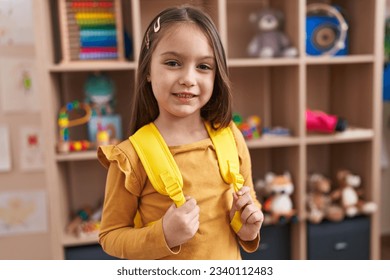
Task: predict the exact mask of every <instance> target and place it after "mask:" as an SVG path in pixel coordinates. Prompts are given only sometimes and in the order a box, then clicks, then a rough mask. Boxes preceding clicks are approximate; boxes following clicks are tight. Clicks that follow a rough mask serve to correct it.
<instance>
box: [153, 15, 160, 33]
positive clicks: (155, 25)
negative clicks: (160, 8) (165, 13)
mask: <svg viewBox="0 0 390 280" xmlns="http://www.w3.org/2000/svg"><path fill="white" fill-rule="evenodd" d="M160 27H161V26H160V17H158V19H157V21H156V22H155V23H154V25H153V28H154V33H157V32H158V31H159V30H160Z"/></svg>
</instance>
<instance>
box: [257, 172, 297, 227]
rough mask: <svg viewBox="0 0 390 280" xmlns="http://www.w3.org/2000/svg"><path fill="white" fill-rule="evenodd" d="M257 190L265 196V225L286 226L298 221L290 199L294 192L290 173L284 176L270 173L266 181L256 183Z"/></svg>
mask: <svg viewBox="0 0 390 280" xmlns="http://www.w3.org/2000/svg"><path fill="white" fill-rule="evenodd" d="M255 189H256V191H257V193H261V194H262V195H263V196H265V199H264V200H265V201H264V204H263V212H264V224H284V223H286V222H288V221H292V222H296V221H297V216H296V211H295V209H294V208H293V202H292V200H291V197H290V196H291V194H292V193H293V191H294V185H293V183H292V181H291V175H290V173H289V172H285V173H284V174H282V175H275V174H274V173H272V172H268V173H267V174H266V176H265V181H258V182H256V185H255Z"/></svg>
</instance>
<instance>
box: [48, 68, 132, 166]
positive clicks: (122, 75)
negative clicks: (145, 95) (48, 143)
mask: <svg viewBox="0 0 390 280" xmlns="http://www.w3.org/2000/svg"><path fill="white" fill-rule="evenodd" d="M102 73H103V74H106V75H107V76H108V77H109V78H110V79H111V80H112V81H113V84H114V99H113V101H111V102H112V104H113V105H112V106H113V109H114V113H113V114H114V115H119V116H121V119H120V122H121V127H120V130H121V131H117V135H118V136H119V138H121V139H119V138H118V140H119V141H121V140H123V139H125V138H127V137H128V125H129V123H130V114H129V112H130V110H131V99H132V95H133V91H134V82H135V81H134V76H135V71H110V72H109V73H107V72H104V71H102ZM90 74H91V72H90V71H82V72H64V73H62V72H61V73H55V74H53V77H54V78H55V79H57V80H58V85H59V92H60V94H59V97H58V100H59V104H58V106H59V107H62V106H64V105H65V104H68V103H69V102H73V101H75V100H77V101H79V102H85V100H86V98H87V96H86V94H85V89H84V85H85V82H86V80H87V78H88V76H89V75H90ZM58 112H59V108H58V109H57V114H58ZM108 116H109V115H108ZM54 118H57V116H54ZM56 126H57V125H56ZM57 131H58V128H57ZM57 133H58V134H59V132H57ZM69 135H70V136H69V137H70V140H71V141H79V140H88V141H90V142H91V144H92V145H94V144H95V140H94V139H89V133H88V124H83V125H80V126H75V127H71V128H69ZM121 135H122V136H121ZM57 138H58V137H57ZM92 153H93V151H87V152H84V153H82V152H70V153H69V154H68V153H66V154H57V156H56V160H57V161H69V160H84V159H86V160H88V159H93V158H96V152H94V153H95V154H94V155H92Z"/></svg>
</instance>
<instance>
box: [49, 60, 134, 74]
mask: <svg viewBox="0 0 390 280" xmlns="http://www.w3.org/2000/svg"><path fill="white" fill-rule="evenodd" d="M136 68H137V65H136V63H135V62H131V61H116V60H112V61H107V60H105V61H72V62H61V63H59V64H54V65H51V66H50V67H49V71H50V72H53V73H57V72H72V71H75V72H76V71H95V70H96V69H99V70H135V69H136Z"/></svg>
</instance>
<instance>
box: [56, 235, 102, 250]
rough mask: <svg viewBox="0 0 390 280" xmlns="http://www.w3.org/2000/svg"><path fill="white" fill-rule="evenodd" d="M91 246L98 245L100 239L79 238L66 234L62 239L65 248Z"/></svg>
mask: <svg viewBox="0 0 390 280" xmlns="http://www.w3.org/2000/svg"><path fill="white" fill-rule="evenodd" d="M90 244H98V237H97V236H87V237H77V236H75V235H70V234H66V233H64V235H63V238H62V245H63V246H65V247H72V246H83V245H90Z"/></svg>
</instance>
